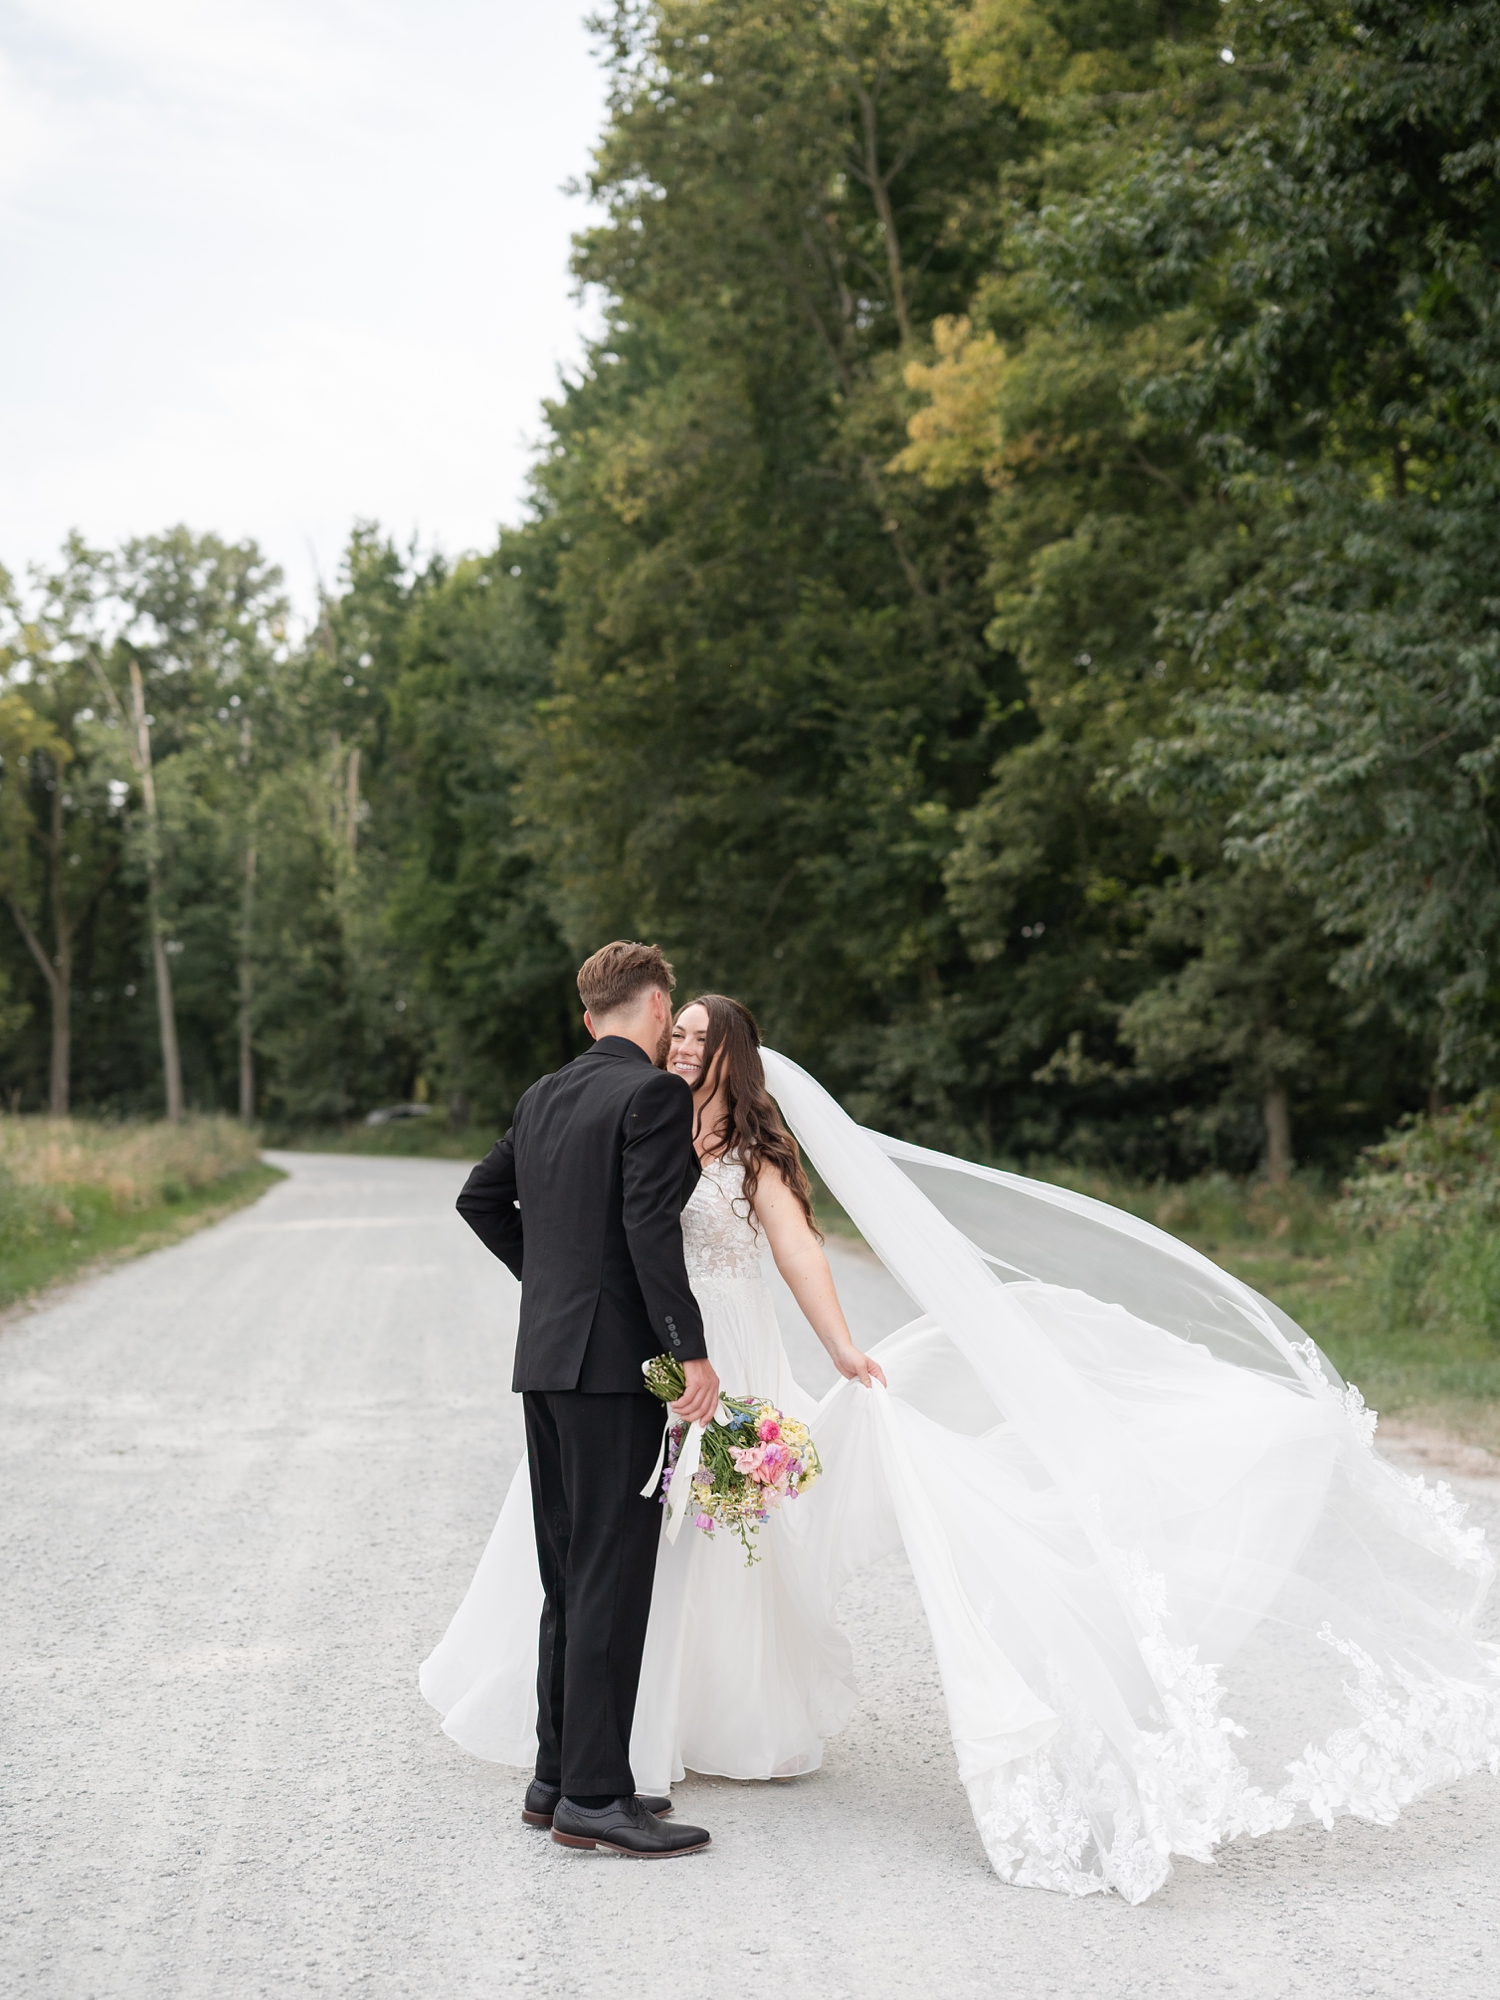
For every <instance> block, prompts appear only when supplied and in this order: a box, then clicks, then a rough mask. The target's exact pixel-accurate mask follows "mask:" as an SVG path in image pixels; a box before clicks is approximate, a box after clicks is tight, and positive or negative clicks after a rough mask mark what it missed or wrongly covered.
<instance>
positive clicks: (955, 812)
mask: <svg viewBox="0 0 1500 2000" xmlns="http://www.w3.org/2000/svg"><path fill="white" fill-rule="evenodd" d="M598 27H599V34H600V38H601V43H602V51H603V56H604V59H605V61H606V62H607V64H608V69H609V77H610V96H609V112H608V119H607V124H606V129H605V131H604V133H603V135H602V137H601V141H600V145H599V149H598V152H597V156H596V160H595V165H594V169H593V173H592V175H591V178H590V189H589V191H590V193H591V194H592V196H593V199H594V204H595V206H594V210H593V214H594V220H593V222H592V224H591V226H590V227H589V228H588V229H586V230H585V231H584V232H583V234H582V235H581V236H580V237H579V239H578V241H577V247H576V255H575V269H576V274H577V277H578V280H579V282H580V284H581V285H583V286H586V287H588V288H590V293H591V296H593V297H595V298H597V299H598V300H600V301H601V302H602V307H603V312H602V331H601V333H600V335H599V337H598V339H597V340H596V341H595V342H594V343H593V345H592V347H591V349H590V351H589V353H588V355H587V358H586V361H585V363H584V365H583V366H582V367H581V368H580V369H579V370H578V371H577V373H576V374H575V375H574V376H573V377H572V378H570V379H569V380H567V381H566V382H565V383H564V384H563V385H562V387H561V388H560V390H559V393H558V395H557V397H556V399H555V400H554V401H553V402H551V403H549V404H548V406H547V408H546V413H545V414H546V434H545V442H544V446H543V449H542V451H541V453H540V456H539V458H538V462H537V465H536V468H535V472H534V479H533V488H532V499H531V504H530V506H529V508H528V510H527V515H526V518H525V519H524V520H523V521H522V522H521V523H520V524H519V525H518V526H517V527H516V528H515V529H514V530H507V531H506V532H505V533H504V534H502V535H501V536H500V538H499V541H498V544H497V546H496V547H495V548H494V549H493V550H492V551H490V552H488V553H486V554H483V555H479V556H472V557H467V558H464V559H463V560H460V561H456V562H450V561H448V560H445V559H443V558H440V557H431V558H422V557H420V556H418V555H417V554H416V553H415V552H412V551H402V550H400V549H398V548H397V547H395V546H394V545H393V544H392V543H391V542H390V540H389V539H388V538H386V537H385V536H383V535H382V534H381V532H380V531H379V529H378V528H377V527H376V526H374V525H373V524H362V525H360V526H359V527H357V528H356V530H355V531H354V534H353V536H352V538H351V541H350V544H349V547H348V550H347V553H346V557H345V561H344V565H343V568H342V571H341V573H340V576H339V579H338V580H337V583H336V584H335V585H334V586H332V587H330V588H329V589H328V590H327V591H326V592H325V593H324V595H323V598H322V601H321V604H320V607H319V613H318V616H317V619H316V621H315V623H314V624H313V625H312V626H311V627H310V629H308V630H307V631H306V632H304V633H300V634H294V633H293V632H292V628H291V626H290V624H289V620H288V612H287V607H286V604H285V602H284V600H283V597H282V593H281V586H280V579H279V577H278V576H277V575H276V573H275V571H274V570H273V569H272V568H271V567H270V566H269V565H268V564H267V563H266V562H265V561H264V560H263V559H262V558H261V556H260V554H259V552H258V551H257V550H256V548H255V547H254V545H253V544H251V543H248V542H244V543H226V542H223V541H220V540H218V539H217V538H215V537H213V536H203V535H194V534H192V533H189V532H188V531H187V530H185V529H178V530H174V531H172V532H170V533H167V534H165V535H162V536H160V537H156V538H150V539H146V540H141V541H135V542H130V543H128V544H126V545H124V546H123V547H121V548H119V549H117V550H113V551H108V552H104V551H97V550H93V549H90V548H89V547H87V546H86V545H85V544H84V543H83V542H82V541H78V540H75V541H73V542H71V543H70V544H69V545H68V547H67V548H66V549H65V550H64V551H63V554H62V557H61V559H60V560H59V562H58V563H57V564H56V565H54V566H53V567H52V568H51V570H50V571H49V572H48V573H47V574H45V575H43V576H38V577H35V578H33V579H32V581H31V583H30V584H29V585H28V586H27V587H26V588H25V589H22V588H20V587H19V586H17V585H15V584H10V585H8V586H7V588H6V592H5V603H6V606H7V615H8V620H9V623H8V629H7V632H6V635H5V645H6V650H5V655H4V682H3V688H4V692H3V694H0V758H3V765H0V889H3V894H4V900H5V902H6V905H7V908H8V911H9V916H8V918H7V919H6V920H5V921H6V924H7V928H6V930H5V932H4V935H3V937H0V978H3V981H4V985H3V988H0V1080H3V1081H0V1087H3V1088H4V1090H5V1091H6V1092H7V1093H8V1096H7V1101H8V1102H10V1103H13V1104H16V1105H22V1106H30V1107H35V1106H39V1105H41V1104H43V1103H50V1104H51V1106H52V1107H53V1108H54V1109H62V1108H66V1106H67V1105H68V1103H69V1102H78V1103H85V1102H86V1103H88V1104H89V1105H94V1106H113V1107H117V1108H122V1109H125V1108H144V1107H155V1108H159V1109H166V1110H168V1111H169V1112H175V1111H176V1109H177V1108H179V1107H180V1106H181V1105H182V1104H183V1103H191V1104H198V1105H205V1106H208V1105H215V1106H233V1107H237V1108H239V1109H240V1110H241V1111H242V1113H243V1114H244V1115H245V1116H247V1117H269V1118H272V1119H280V1120H308V1119H323V1118H333V1117H343V1116H347V1115H349V1114H351V1113H353V1112H357V1111H359V1110H362V1109H364V1108H365V1107H367V1106H368V1105H370V1104H372V1103H377V1102H382V1101H389V1100H391V1099H393V1098H397V1097H407V1096H410V1095H412V1094H413V1093H418V1094H422V1093H426V1094H429V1095H430V1096H432V1097H433V1098H434V1100H437V1099H442V1100H446V1101H448V1102H449V1103H450V1105H451V1107H452V1115H453V1116H455V1117H457V1118H460V1119H461V1118H463V1117H465V1116H467V1115H469V1114H470V1112H471V1111H472V1112H473V1113H474V1114H476V1115H480V1116H482V1117H484V1118H485V1119H487V1120H490V1121H494V1120H495V1119H498V1118H500V1117H502V1116H503V1115H504V1113H505V1111H506V1110H507V1108H508V1106H509V1105H510V1103H511V1102H513V1100H514V1097H515V1095H516V1093H517V1092H518V1091H519V1090H520V1089H521V1088H523V1087H524V1086H525V1084H526V1083H527V1082H528V1081H529V1080H530V1079H531V1077H532V1076H534V1075H535V1074H537V1073H538V1072H539V1071H540V1070H542V1069H544V1068H550V1067H554V1066H556V1064H557V1063H558V1062H560V1061H563V1060H566V1059H567V1058H568V1057H569V1056H570V1055H571V1054H572V1053H574V1052H575V1051H576V1050H577V1048H578V1047H579V1046H580V1044H581V1033H582V1031H581V1024H580V1022H579V1019H578V1013H577V1005H576V997H575V996H574V994H573V991H572V984H571V975H572V969H573V967H574V965H575V964H576V962H577V959H578V957H579V955H580V954H581V953H583V952H584V951H586V950H588V949H591V948H592V947H593V946H594V945H595V944H597V943H598V942H600V941H602V940H603V939H604V938H606V937H609V936H614V935H622V934H623V935H635V936H643V937H651V938H656V939H658V940H659V941H660V942H661V943H662V944H663V945H664V946H665V947H666V948H667V949H668V950H669V952H670V953H671V954H672V955H673V956H674V958H675V959H676V961H677V962H678V965H679V968H680V972H681V976H682V979H683V982H684V984H685V986H686V987H688V988H694V987H696V988H700V989H701V988H704V987H709V986H713V987H719V988H723V989H727V990H729V991H732V992H735V993H738V994H740V995H741V996H742V997H743V998H745V999H746V1000H747V1001H748V1002H749V1003H750V1004H751V1005H752V1006H753V1007H754V1008H755V1009H756V1011H757V1013H758V1014H759V1016H760V1018H761V1021H762V1025H763V1028H764V1030H765V1032H766V1035H767V1038H768V1039H769V1040H772V1041H773V1042H775V1043H776V1044H777V1045H778V1046H780V1047H782V1048H783V1049H785V1050H786V1051H787V1052H788V1053H790V1054H792V1055H794V1056H796V1057H798V1058H799V1059H801V1060H803V1061H805V1062H807V1063H808V1064H809V1065H810V1066H811V1067H813V1068H814V1069H815V1070H816V1071H817V1072H818V1073H819V1074H820V1075H821V1076H822V1077H823V1078H824V1079H825V1080H826V1081H828V1082H829V1083H830V1085H831V1086H832V1087H834V1088H835V1089H836V1090H837V1091H838V1092H839V1093H840V1095H841V1096H842V1097H843V1098H844V1100H845V1102H846V1103H848V1104H849V1105H850V1107H851V1108H852V1109H853V1110H854V1111H855V1112H856V1114H857V1115H859V1116H861V1117H863V1118H865V1119H867V1120H869V1121H871V1122H875V1123H879V1124H882V1125H885V1126H886V1127H888V1128H891V1129H895V1130H899V1131H901V1132H903V1133H905V1134H907V1135H908V1136H912V1137H915V1138H918V1139H923V1140H928V1141H931V1142H933V1143H937V1144H941V1145H944V1146H950V1147H955V1148H958V1149H960V1150H965V1151H968V1152H971V1153H975V1154H980V1155H984V1156H988V1157H1003V1156H1009V1157H1024V1156H1026V1155H1028V1154H1051V1155H1058V1156H1072V1157H1075V1158H1078V1159H1108V1160H1111V1161H1113V1162H1115V1163H1117V1164H1120V1165H1122V1166H1126V1167H1129V1168H1131V1169H1134V1170H1137V1171H1143V1172H1165V1173H1179V1172H1184V1171H1191V1170H1193V1169H1195V1168H1197V1167H1201V1166H1203V1165H1206V1164H1211V1163H1217V1164H1220V1165H1224V1166H1227V1167H1231V1168H1235V1169H1247V1168H1250V1167H1253V1166H1254V1165H1255V1164H1256V1163H1257V1162H1264V1163H1265V1165H1266V1166H1267V1167H1268V1168H1269V1169H1270V1171H1271V1172H1272V1173H1273V1174H1274V1175H1278V1176H1279V1175H1283V1174H1285V1173H1286V1172H1287V1171H1288V1170H1289V1169H1290V1166H1291V1164H1292V1162H1293V1160H1294V1159H1296V1158H1302V1159H1309V1160H1316V1159H1323V1160H1326V1161H1330V1162H1333V1161H1337V1160H1338V1159H1340V1158H1342V1157H1347V1155H1348V1154H1349V1152H1350V1151H1351V1149H1352V1148H1353V1147H1354V1146H1355V1145H1357V1144H1359V1143H1361V1142H1363V1141H1365V1140H1367V1139H1369V1138H1371V1137H1373V1136H1375V1135H1376V1134H1377V1133H1378V1132H1379V1131H1380V1130H1381V1129H1383V1128H1384V1127H1385V1126H1386V1125H1388V1124H1390V1123H1391V1122H1393V1120H1394V1119H1395V1118H1396V1117H1397V1116H1398V1115H1399V1114H1400V1113H1401V1112H1402V1111H1403V1110H1406V1109H1410V1108H1413V1107H1416V1106H1419V1105H1422V1104H1425V1103H1427V1102H1429V1101H1431V1100H1432V1099H1433V1098H1434V1097H1453V1096H1459V1095H1464V1094H1466V1093H1471V1092H1473V1091H1475V1090H1477V1089H1479V1088H1480V1087H1482V1086H1483V1085H1485V1084H1486V1083H1489V1082H1492V1081H1493V1080H1494V1079H1495V1076H1496V1070H1497V1056H1500V1006H1497V998H1500V993H1497V984H1496V978H1495V973H1494V971H1493V969H1492V968H1493V963H1494V954H1495V951H1496V948H1497V943H1500V937H1497V933H1500V871H1497V823H1496V808H1495V791H1494V777H1495V763H1496V757H1497V745H1500V657H1497V632H1500V624H1497V618H1500V585H1497V582H1496V574H1497V571H1496V555H1495V549H1496V527H1497V520H1500V514H1497V491H1496V488H1497V474H1500V439H1497V385H1500V368H1497V329H1500V312H1497V307H1500V202H1497V200H1496V169H1497V147H1500V142H1497V140H1496V137H1495V134H1496V132H1497V131H1500V4H1475V5H1465V4H1453V3H1452V0H1450V3H1449V4H1416V0H1368V4H1364V0H1341V3H1340V4H1337V5H1335V4H1331V0H1176V4H1162V3H1161V0H974V4H972V5H969V6H958V5H946V4H938V3H937V0H885V4H873V0H827V4H819V5H811V6H804V5H793V4H791V0H758V3H757V0H650V4H644V3H643V0H621V4H619V5H617V6H616V7H615V8H614V9H613V11H612V12H610V13H608V14H607V15H606V16H604V17H603V18H602V19H601V21H600V23H599V24H598Z"/></svg>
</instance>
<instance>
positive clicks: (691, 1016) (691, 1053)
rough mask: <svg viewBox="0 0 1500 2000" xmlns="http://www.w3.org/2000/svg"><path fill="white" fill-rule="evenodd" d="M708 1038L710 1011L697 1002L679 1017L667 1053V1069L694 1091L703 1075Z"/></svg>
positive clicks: (685, 1008)
mask: <svg viewBox="0 0 1500 2000" xmlns="http://www.w3.org/2000/svg"><path fill="white" fill-rule="evenodd" d="M707 1038H708V1009H707V1008H706V1007H700V1006H699V1005H698V1004H697V1002H696V1001H695V1002H694V1003H693V1005H692V1006H691V1007H684V1008H683V1010H682V1012H681V1013H680V1014H679V1015H678V1016H677V1024H676V1026H675V1027H674V1028H673V1030H672V1046H671V1048H670V1049H669V1051H668V1053H667V1068H668V1069H669V1070H671V1071H672V1072H673V1073H674V1074H675V1075H677V1076H680V1077H682V1078H683V1079H684V1081H685V1082H687V1083H690V1084H692V1085H693V1087H694V1089H696V1088H697V1086H698V1080H699V1078H700V1077H701V1076H702V1074H703V1044H704V1042H705V1041H706V1040H707Z"/></svg>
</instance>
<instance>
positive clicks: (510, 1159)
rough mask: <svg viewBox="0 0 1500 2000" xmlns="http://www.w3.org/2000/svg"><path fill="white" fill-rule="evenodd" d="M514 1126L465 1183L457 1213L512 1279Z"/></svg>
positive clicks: (518, 1241) (516, 1233)
mask: <svg viewBox="0 0 1500 2000" xmlns="http://www.w3.org/2000/svg"><path fill="white" fill-rule="evenodd" d="M514 1129H515V1128H514V1127H512V1129H511V1131H510V1132H507V1133H506V1135H505V1137H504V1138H503V1139H498V1140H496V1142H495V1144H494V1145H493V1146H491V1148H490V1150H489V1152H488V1153H486V1154H485V1156H484V1158H483V1159H482V1160H481V1161H480V1162H479V1165H478V1166H477V1167H476V1168H475V1169H474V1171H473V1173H471V1174H470V1176H469V1178H468V1179H467V1180H466V1181H465V1182H464V1186H463V1193H462V1194H461V1195H460V1196H459V1197H458V1212H459V1214H460V1215H461V1216H462V1217H463V1219H464V1221H465V1222H467V1223H468V1225H469V1227H470V1228H471V1229H472V1230H473V1232H474V1234H475V1235H476V1236H477V1237H478V1238H479V1240H480V1242H481V1243H482V1244H483V1245H484V1247H485V1249H486V1250H490V1251H493V1252H494V1254H495V1256H497V1257H498V1258H499V1259H500V1261H501V1263H502V1264H504V1265H505V1266H506V1267H507V1268H508V1269H509V1270H510V1272H511V1273H512V1275H513V1276H515V1277H517V1278H519V1277H520V1275H521V1251H522V1247H523V1237H522V1228H521V1203H520V1198H519V1196H518V1195H517V1192H516V1149H515V1146H514V1144H513V1133H514Z"/></svg>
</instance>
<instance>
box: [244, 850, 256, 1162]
mask: <svg viewBox="0 0 1500 2000" xmlns="http://www.w3.org/2000/svg"><path fill="white" fill-rule="evenodd" d="M254 924H255V842H254V841H253V840H252V841H251V842H250V844H249V846H247V847H246V849H245V886H244V891H243V895H242V898H241V902H240V1118H241V1121H242V1122H243V1123H244V1124H246V1125H253V1124H254V1123H255V1044H254V1042H253V1041H252V1039H251V1032H250V1014H251V1007H252V1005H253V1002H254V999H255V959H254V955H253V953H252V949H251V946H252V941H253V938H254Z"/></svg>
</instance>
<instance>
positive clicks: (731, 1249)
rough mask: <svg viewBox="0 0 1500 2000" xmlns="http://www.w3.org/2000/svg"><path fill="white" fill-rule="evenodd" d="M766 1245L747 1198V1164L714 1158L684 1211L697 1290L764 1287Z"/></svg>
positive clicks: (692, 1278)
mask: <svg viewBox="0 0 1500 2000" xmlns="http://www.w3.org/2000/svg"><path fill="white" fill-rule="evenodd" d="M761 1241H762V1239H761V1235H760V1232H759V1230H758V1229H757V1228H756V1227H755V1224H754V1221H753V1219H752V1217H751V1213H750V1204H749V1202H748V1201H746V1199H745V1169H744V1167H743V1165H742V1164H741V1162H740V1161H739V1160H737V1159H722V1160H709V1161H708V1162H707V1164H706V1165H705V1166H704V1169H703V1178H702V1179H701V1180H700V1181H699V1183H698V1185H697V1187H695V1188H694V1189H693V1194H692V1199H691V1200H690V1201H689V1202H688V1205H687V1207H686V1208H685V1209H684V1210H683V1211H682V1247H683V1250H684V1251H685V1253H686V1256H687V1273H688V1282H689V1283H690V1284H691V1285H692V1287H693V1289H694V1291H698V1290H700V1289H701V1288H702V1287H704V1286H705V1285H723V1284H741V1285H743V1284H753V1285H759V1284H761V1283H762V1282H763V1280H762V1278H761V1269H760V1252H761Z"/></svg>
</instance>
